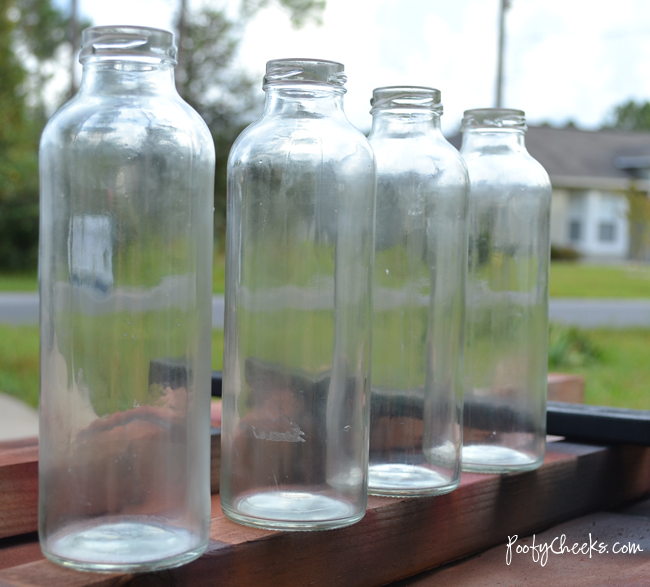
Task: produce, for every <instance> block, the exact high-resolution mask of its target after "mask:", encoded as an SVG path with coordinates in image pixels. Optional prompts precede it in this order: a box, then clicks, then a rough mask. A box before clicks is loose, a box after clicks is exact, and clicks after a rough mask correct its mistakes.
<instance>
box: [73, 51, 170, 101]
mask: <svg viewBox="0 0 650 587" xmlns="http://www.w3.org/2000/svg"><path fill="white" fill-rule="evenodd" d="M79 93H80V94H94V93H101V94H104V95H106V94H115V95H128V94H137V95H146V94H165V93H170V94H174V93H176V87H175V85H174V64H173V62H172V61H167V60H161V61H156V62H153V63H152V62H144V61H137V60H128V59H124V60H116V59H110V60H101V59H97V60H92V61H86V62H85V63H84V64H83V75H82V77H81V85H80V87H79Z"/></svg>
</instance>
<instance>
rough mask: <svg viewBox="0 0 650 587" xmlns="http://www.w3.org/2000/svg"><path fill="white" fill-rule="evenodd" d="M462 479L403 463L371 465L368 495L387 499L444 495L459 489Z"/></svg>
mask: <svg viewBox="0 0 650 587" xmlns="http://www.w3.org/2000/svg"><path fill="white" fill-rule="evenodd" d="M459 483H460V479H458V478H457V479H455V480H454V479H453V478H452V477H451V476H448V475H443V474H441V473H439V472H438V471H434V470H432V469H429V468H427V467H421V466H417V465H406V464H402V463H385V464H382V465H370V467H369V468H368V493H370V494H371V495H380V496H385V497H418V496H425V495H443V494H445V493H449V492H450V491H453V490H454V489H456V487H458V484H459Z"/></svg>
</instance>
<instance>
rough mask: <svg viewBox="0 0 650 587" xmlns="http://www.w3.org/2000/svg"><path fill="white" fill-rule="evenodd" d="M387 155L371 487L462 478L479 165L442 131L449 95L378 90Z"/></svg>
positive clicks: (434, 484)
mask: <svg viewBox="0 0 650 587" xmlns="http://www.w3.org/2000/svg"><path fill="white" fill-rule="evenodd" d="M371 104H372V111H371V112H372V115H373V125H372V132H371V133H370V137H369V139H370V144H371V145H372V147H373V149H374V151H375V157H376V159H377V219H376V238H375V272H374V294H373V299H374V302H373V303H374V312H373V346H372V352H373V356H372V370H373V373H372V399H371V406H370V459H369V491H370V493H374V494H378V495H393V496H415V495H427V494H441V493H447V492H449V491H451V490H452V489H454V488H455V487H457V486H458V484H459V482H460V452H461V443H462V439H461V432H462V430H461V414H462V402H463V399H462V388H463V371H462V356H463V345H464V326H465V274H466V266H467V188H468V179H467V170H466V168H465V164H464V163H463V160H462V159H461V157H460V155H459V154H458V151H456V149H454V148H453V147H452V146H451V145H450V144H449V143H448V142H447V141H446V140H445V138H444V137H443V136H442V133H441V131H440V116H441V114H442V104H441V102H440V92H439V91H438V90H434V89H432V88H423V87H386V88H378V89H376V90H375V91H374V93H373V98H372V101H371Z"/></svg>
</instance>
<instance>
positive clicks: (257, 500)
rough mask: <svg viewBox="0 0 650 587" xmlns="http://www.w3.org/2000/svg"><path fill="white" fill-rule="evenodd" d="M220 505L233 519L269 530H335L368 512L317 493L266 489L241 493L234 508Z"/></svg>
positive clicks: (350, 523)
mask: <svg viewBox="0 0 650 587" xmlns="http://www.w3.org/2000/svg"><path fill="white" fill-rule="evenodd" d="M221 508H222V510H223V513H224V514H225V515H226V517H228V518H230V519H231V520H233V521H234V522H237V523H239V524H244V525H245V526H253V527H255V528H266V529H268V530H333V529H334V528H343V527H345V526H351V525H352V524H354V523H356V522H358V521H359V520H361V518H363V516H364V515H365V513H366V512H365V509H364V510H363V511H361V512H358V510H357V508H356V507H354V506H353V505H352V504H351V503H349V502H346V501H343V500H340V499H334V498H332V497H327V496H325V495H321V494H318V493H309V492H303V491H266V492H262V493H254V494H252V495H246V496H243V497H240V498H239V499H238V500H237V501H236V502H235V507H234V508H232V509H231V508H229V507H228V506H227V505H225V504H224V503H222V504H221Z"/></svg>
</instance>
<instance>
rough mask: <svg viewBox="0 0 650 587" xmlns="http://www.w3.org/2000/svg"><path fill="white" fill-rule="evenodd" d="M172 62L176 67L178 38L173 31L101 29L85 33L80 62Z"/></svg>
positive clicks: (93, 29) (107, 27)
mask: <svg viewBox="0 0 650 587" xmlns="http://www.w3.org/2000/svg"><path fill="white" fill-rule="evenodd" d="M93 57H99V58H101V59H129V58H132V59H138V60H144V61H170V62H173V64H174V65H176V45H174V35H173V34H172V33H170V32H169V31H165V30H162V29H154V28H149V27H138V26H97V27H91V28H88V29H85V30H84V31H83V33H82V37H81V53H80V54H79V61H80V62H81V63H84V62H86V61H88V60H89V59H90V58H93Z"/></svg>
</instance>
